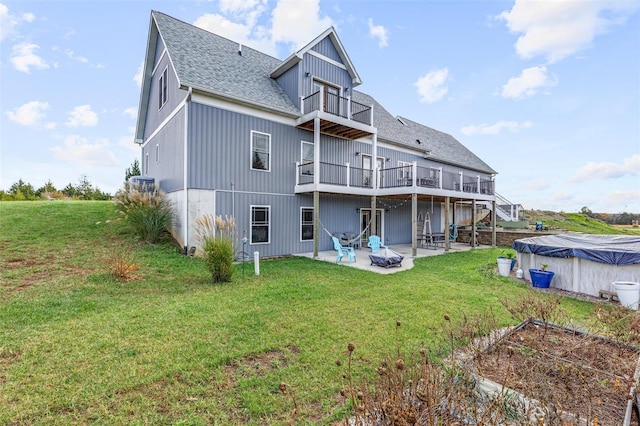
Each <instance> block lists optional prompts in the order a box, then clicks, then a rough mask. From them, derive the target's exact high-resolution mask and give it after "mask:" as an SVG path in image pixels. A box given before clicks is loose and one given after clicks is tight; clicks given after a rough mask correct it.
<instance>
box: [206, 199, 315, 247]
mask: <svg viewBox="0 0 640 426" xmlns="http://www.w3.org/2000/svg"><path fill="white" fill-rule="evenodd" d="M251 206H269V207H270V230H269V232H270V237H269V238H270V240H269V243H266V244H251ZM301 207H311V208H312V207H313V196H312V195H311V194H305V195H303V196H301V195H295V196H294V195H293V194H290V195H288V194H281V195H274V194H258V193H245V192H235V191H234V192H232V191H218V192H217V194H216V214H217V215H222V216H223V217H224V216H225V215H228V216H232V215H233V216H234V217H235V219H236V231H237V235H238V245H239V250H241V249H242V248H241V247H242V237H243V235H244V233H245V232H246V236H247V238H248V240H249V242H248V243H247V245H246V247H245V249H246V252H247V253H249V255H250V256H253V252H254V251H257V252H259V253H260V256H261V257H273V256H284V255H290V254H296V253H310V252H312V251H313V240H311V241H304V242H303V241H300V226H301V225H300V208H301Z"/></svg>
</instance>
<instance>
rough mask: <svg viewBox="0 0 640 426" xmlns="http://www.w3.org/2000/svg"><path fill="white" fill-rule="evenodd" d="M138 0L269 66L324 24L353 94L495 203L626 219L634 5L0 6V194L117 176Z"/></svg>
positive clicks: (637, 183)
mask: <svg viewBox="0 0 640 426" xmlns="http://www.w3.org/2000/svg"><path fill="white" fill-rule="evenodd" d="M152 9H155V10H159V11H161V12H164V13H167V14H169V15H171V16H174V17H176V18H178V19H181V20H183V21H186V22H189V23H193V24H196V25H198V26H201V27H203V28H205V29H208V30H213V31H214V32H216V33H218V34H220V35H223V36H225V37H228V38H230V39H232V40H234V41H238V42H242V43H243V44H245V45H248V46H251V47H254V48H256V49H259V50H261V51H263V52H265V53H269V54H271V55H273V56H276V57H278V58H280V59H284V58H285V57H287V56H288V55H289V54H290V53H291V52H293V51H294V50H295V49H296V48H299V47H301V46H302V45H304V44H306V43H307V42H308V41H310V40H312V39H313V38H314V37H315V36H317V35H318V34H320V33H321V32H322V31H324V30H325V29H326V28H327V27H329V26H331V25H333V26H334V27H335V28H336V30H337V32H338V36H339V37H340V39H341V41H342V43H343V45H344V46H345V48H346V50H347V52H348V54H349V56H350V58H351V60H352V62H353V63H354V65H355V67H356V69H357V71H358V73H359V74H360V76H361V78H362V80H363V84H362V85H361V86H359V87H358V89H359V90H361V91H363V92H365V93H368V94H370V95H372V96H374V97H375V98H376V99H377V100H378V101H379V102H380V103H382V104H383V105H384V106H385V107H386V109H387V110H389V111H390V112H391V113H392V114H395V115H401V116H404V117H407V118H409V119H412V120H415V121H418V122H420V123H423V124H425V125H427V126H430V127H433V128H435V129H438V130H440V131H443V132H446V133H450V134H451V135H453V136H454V137H456V138H457V139H458V140H460V141H461V142H462V143H463V144H464V145H465V146H467V147H468V148H469V149H471V150H472V151H473V152H475V153H476V154H477V155H478V156H479V157H480V158H482V159H483V160H484V161H485V162H486V163H487V164H489V165H490V166H491V167H492V168H494V169H495V170H496V171H498V175H497V176H496V188H497V191H498V192H499V193H500V194H502V195H503V196H505V197H506V198H508V199H509V200H511V201H513V202H516V203H521V204H523V205H524V207H525V208H527V209H532V208H533V209H547V210H556V211H566V212H575V211H579V210H580V208H581V207H582V206H587V207H589V208H590V209H591V210H592V211H594V212H611V213H615V212H623V211H627V212H635V213H638V212H640V3H638V2H637V1H583V0H580V1H560V0H558V1H540V2H538V1H520V0H517V1H515V2H514V1H489V2H484V1H475V0H474V1H446V2H445V1H393V2H392V1H364V0H362V1H346V0H345V1H324V0H322V1H321V0H302V1H292V0H280V1H266V0H244V1H243V0H220V1H197V2H196V1H184V2H182V1H99V2H98V1H95V2H94V1H37V2H36V1H33V2H32V1H18V2H15V1H2V2H0V49H1V57H0V58H1V59H0V188H1V189H8V188H9V186H10V185H11V184H12V183H13V182H16V181H17V180H18V179H20V178H22V179H23V180H25V181H27V182H30V183H31V184H33V185H34V186H35V187H36V188H37V187H39V186H41V185H43V184H44V183H45V182H46V181H47V180H48V179H51V181H52V182H53V184H54V185H56V186H57V187H59V188H62V187H64V186H66V185H67V184H68V183H73V184H76V183H77V182H78V180H79V178H80V176H81V175H84V174H86V175H87V177H88V178H89V180H90V181H91V182H92V183H93V184H94V185H97V186H98V187H99V188H100V189H102V190H103V191H106V192H111V193H113V192H115V191H116V190H117V189H118V188H119V187H120V186H121V185H122V182H123V180H124V173H125V169H126V168H127V167H129V166H130V165H131V163H132V162H133V160H134V159H136V158H139V155H140V151H139V148H138V147H137V145H135V144H134V143H133V133H134V128H135V117H136V111H137V107H138V102H139V97H140V71H141V64H142V61H143V59H144V54H145V46H146V42H147V34H148V29H149V16H150V11H151V10H152Z"/></svg>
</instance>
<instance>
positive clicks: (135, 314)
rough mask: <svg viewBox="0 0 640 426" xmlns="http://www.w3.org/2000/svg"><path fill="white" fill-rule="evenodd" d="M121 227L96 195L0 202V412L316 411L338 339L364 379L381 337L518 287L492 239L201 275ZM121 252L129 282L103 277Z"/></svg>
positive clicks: (261, 417)
mask: <svg viewBox="0 0 640 426" xmlns="http://www.w3.org/2000/svg"><path fill="white" fill-rule="evenodd" d="M122 229H123V227H122V225H121V223H120V222H119V221H118V220H117V215H116V213H115V212H114V209H113V206H112V204H111V203H109V202H59V201H57V202H3V203H0V264H1V265H2V268H1V270H0V424H29V425H31V424H86V423H97V424H123V423H127V424H158V423H161V424H239V423H240V424H285V423H289V422H291V421H294V422H296V423H299V424H307V423H313V424H329V423H331V421H333V420H336V419H338V418H340V417H341V416H342V415H343V413H344V410H345V409H346V408H345V406H344V405H343V403H342V400H341V399H340V397H339V396H338V391H339V390H340V386H341V385H340V382H341V374H342V369H340V368H339V367H337V366H336V364H335V360H336V359H338V358H343V359H344V356H345V353H346V347H347V343H348V342H353V343H354V344H355V345H356V352H355V354H356V359H357V361H358V362H357V366H356V370H355V374H356V375H357V376H358V377H368V376H370V375H372V369H373V367H375V366H376V363H377V362H379V361H380V360H381V359H383V358H384V357H386V356H387V355H389V354H391V353H392V352H394V350H395V348H396V345H397V344H399V345H400V347H401V350H402V351H403V352H405V353H411V352H414V353H415V351H416V350H417V348H418V347H419V345H420V342H425V344H426V345H427V346H428V347H429V349H430V351H431V352H432V353H433V354H438V353H443V351H444V350H445V349H446V348H445V345H446V338H445V333H444V332H443V330H444V326H445V321H444V319H443V316H444V315H445V314H447V315H449V316H450V317H451V318H452V319H454V320H456V319H460V318H462V317H463V316H464V315H467V316H471V315H474V314H478V313H481V312H484V311H487V310H489V309H491V310H492V311H493V312H494V314H495V315H496V316H497V317H498V318H499V320H500V322H501V323H503V324H507V323H513V320H512V319H510V318H509V317H508V315H507V314H506V311H505V309H504V308H503V307H502V305H501V303H500V301H501V300H504V299H507V298H510V297H515V296H517V295H519V294H523V293H524V292H526V291H530V290H528V289H527V288H526V287H525V286H523V285H521V284H519V283H517V282H514V281H512V280H510V279H507V278H501V277H499V276H497V275H496V274H495V273H493V270H494V269H495V259H496V257H497V255H499V254H500V253H501V252H502V251H503V249H502V248H496V249H482V250H474V251H470V252H466V253H453V254H448V255H443V256H433V257H428V258H421V259H416V260H415V267H414V268H413V269H411V270H408V271H403V272H399V273H395V274H390V275H379V274H375V273H372V272H369V271H364V270H357V269H353V268H347V267H344V266H340V265H335V264H332V263H326V262H318V261H313V260H310V259H306V258H297V257H292V258H284V259H277V260H264V261H262V262H261V265H260V266H261V268H260V271H261V274H260V276H259V277H255V276H253V265H251V264H247V265H245V267H246V269H245V271H244V272H245V273H244V274H243V270H242V265H235V267H236V270H235V272H234V276H233V282H232V283H228V284H215V285H214V284H212V283H211V280H210V274H209V272H208V271H207V268H206V266H205V265H204V263H203V262H202V261H201V260H200V259H192V258H189V257H186V256H182V255H181V254H180V253H179V251H180V250H179V248H178V247H177V246H173V245H171V244H169V243H167V244H165V245H155V246H154V245H148V244H146V243H143V242H138V241H135V240H134V239H133V238H131V237H130V236H129V235H127V234H124V233H123V231H122ZM121 250H126V251H127V252H129V253H130V255H131V258H132V259H133V260H134V261H135V262H136V263H139V264H140V270H139V271H137V272H136V276H137V279H136V280H133V281H128V282H118V281H117V280H115V279H113V278H112V277H111V276H110V274H109V269H108V266H107V260H108V259H109V258H110V256H113V254H114V253H117V252H118V251H121ZM563 306H564V307H565V309H567V310H568V311H569V312H570V313H571V315H572V316H573V317H574V318H575V319H576V320H578V321H582V320H584V319H585V318H586V317H587V316H588V315H589V314H590V313H591V311H592V306H591V305H590V304H588V303H586V302H580V301H576V300H572V299H566V300H565V301H564V302H563ZM397 319H400V320H401V321H402V326H401V327H400V329H399V340H398V341H399V343H397V341H396V335H395V323H396V320H397ZM280 382H285V383H287V386H288V390H289V394H288V395H286V396H285V395H282V394H281V393H280V392H279V390H278V386H279V383H280ZM294 401H295V402H294ZM294 405H295V406H296V407H297V410H296V411H295V412H294Z"/></svg>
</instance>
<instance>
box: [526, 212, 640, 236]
mask: <svg viewBox="0 0 640 426" xmlns="http://www.w3.org/2000/svg"><path fill="white" fill-rule="evenodd" d="M526 214H527V219H528V220H529V223H530V224H531V225H534V224H535V223H536V222H537V221H541V222H542V224H543V226H545V227H547V228H548V229H549V230H564V231H571V232H584V233H586V234H619V235H640V227H637V226H636V227H633V226H623V225H609V224H607V223H605V222H603V221H601V220H598V219H594V218H591V217H589V216H587V215H586V214H582V213H557V212H552V211H545V210H527V211H526Z"/></svg>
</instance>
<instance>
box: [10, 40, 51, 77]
mask: <svg viewBox="0 0 640 426" xmlns="http://www.w3.org/2000/svg"><path fill="white" fill-rule="evenodd" d="M39 48H40V46H38V45H37V44H35V43H20V44H16V45H15V46H13V50H12V53H11V63H12V64H13V66H14V67H15V69H17V70H18V71H22V72H26V73H27V74H31V67H34V68H38V69H46V68H49V64H47V63H46V62H45V60H44V59H42V58H41V57H39V56H38V55H36V54H35V51H36V50H38V49H39Z"/></svg>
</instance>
